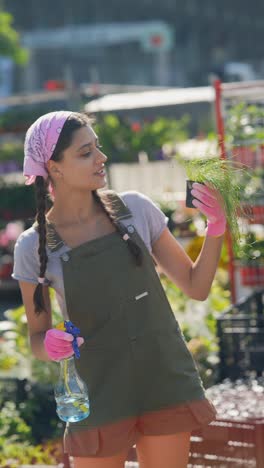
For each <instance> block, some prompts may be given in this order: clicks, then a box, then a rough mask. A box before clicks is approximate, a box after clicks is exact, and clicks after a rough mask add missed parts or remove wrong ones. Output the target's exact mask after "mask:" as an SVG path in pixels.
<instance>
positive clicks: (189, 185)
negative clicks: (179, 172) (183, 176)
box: [185, 180, 204, 208]
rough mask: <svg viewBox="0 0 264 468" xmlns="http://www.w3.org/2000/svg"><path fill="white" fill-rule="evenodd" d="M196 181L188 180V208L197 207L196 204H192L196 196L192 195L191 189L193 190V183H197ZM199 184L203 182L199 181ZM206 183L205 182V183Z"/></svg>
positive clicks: (186, 203)
mask: <svg viewBox="0 0 264 468" xmlns="http://www.w3.org/2000/svg"><path fill="white" fill-rule="evenodd" d="M195 182H196V181H195V180H186V201H185V206H186V207H187V208H196V206H194V205H193V204H192V202H193V200H194V199H195V197H193V196H192V194H191V190H192V185H193V184H194V183H195ZM199 184H202V182H199ZM203 185H204V184H203Z"/></svg>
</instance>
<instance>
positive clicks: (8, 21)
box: [0, 11, 29, 65]
mask: <svg viewBox="0 0 264 468" xmlns="http://www.w3.org/2000/svg"><path fill="white" fill-rule="evenodd" d="M12 24H13V17H12V15H10V13H7V12H4V11H1V12H0V55H2V56H6V57H10V58H12V59H13V60H14V62H15V63H17V64H18V65H25V64H26V62H27V61H28V57H29V55H28V52H27V50H26V49H25V48H23V47H21V46H20V45H19V34H18V33H17V32H16V31H15V29H14V28H13V27H12Z"/></svg>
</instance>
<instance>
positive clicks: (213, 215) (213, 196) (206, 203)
mask: <svg viewBox="0 0 264 468" xmlns="http://www.w3.org/2000/svg"><path fill="white" fill-rule="evenodd" d="M191 194H192V195H193V197H195V200H193V202H192V204H193V206H195V208H198V210H200V211H201V213H203V214H204V215H205V216H206V217H207V235H208V236H211V237H219V236H222V235H223V234H224V233H225V230H226V216H225V212H224V209H223V207H222V204H221V202H220V195H219V193H218V192H217V191H216V190H214V189H211V188H210V187H208V186H207V185H203V184H199V183H198V182H195V183H193V185H192V190H191Z"/></svg>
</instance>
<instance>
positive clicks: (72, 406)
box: [54, 356, 90, 422]
mask: <svg viewBox="0 0 264 468" xmlns="http://www.w3.org/2000/svg"><path fill="white" fill-rule="evenodd" d="M59 363H60V375H59V379H58V382H57V383H56V385H55V387H54V395H55V400H56V403H57V409H56V412H57V414H58V416H59V418H60V419H61V420H62V421H65V422H68V421H69V422H77V421H81V420H82V419H85V418H87V417H88V416H89V414H90V406H89V397H88V391H87V386H86V383H85V382H84V381H83V380H82V379H81V378H80V376H79V374H78V372H77V370H76V367H75V362H74V357H73V356H72V357H70V358H68V359H63V360H61V361H59Z"/></svg>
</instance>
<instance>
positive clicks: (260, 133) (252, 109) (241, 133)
mask: <svg viewBox="0 0 264 468" xmlns="http://www.w3.org/2000/svg"><path fill="white" fill-rule="evenodd" d="M263 120H264V110H263V108H262V107H258V106H256V105H254V104H248V103H245V102H240V103H239V104H237V105H235V106H233V107H231V108H230V109H229V111H228V116H227V121H226V126H225V127H226V128H225V130H226V135H227V141H229V142H230V143H232V144H233V145H235V144H239V143H243V142H244V141H245V142H246V141H248V140H251V141H253V140H262V141H263V142H264V130H263ZM253 146H254V144H253Z"/></svg>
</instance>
